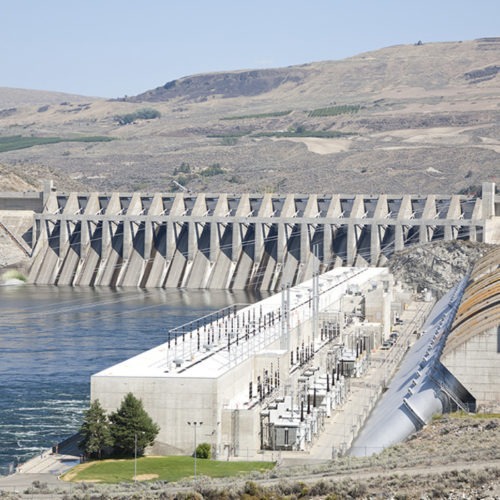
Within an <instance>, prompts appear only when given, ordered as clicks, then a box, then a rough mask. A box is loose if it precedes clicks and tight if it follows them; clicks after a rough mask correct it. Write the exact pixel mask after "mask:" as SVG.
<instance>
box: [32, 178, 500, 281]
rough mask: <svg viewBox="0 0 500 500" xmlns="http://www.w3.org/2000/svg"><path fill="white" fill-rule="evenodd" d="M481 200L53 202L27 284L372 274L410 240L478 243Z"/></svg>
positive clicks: (66, 197)
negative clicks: (350, 270)
mask: <svg viewBox="0 0 500 500" xmlns="http://www.w3.org/2000/svg"><path fill="white" fill-rule="evenodd" d="M494 216H495V185H494V184H493V183H485V184H484V185H483V196H482V198H481V197H472V196H464V195H425V196H424V195H386V194H383V195H342V194H308V195H301V194H287V195H280V194H271V193H267V194H234V195H232V194H202V193H200V194H192V193H187V192H181V193H167V194H164V193H155V194H140V193H128V194H126V193H125V194H123V193H69V194H64V193H59V192H57V191H54V192H52V193H50V195H49V196H48V197H47V200H46V202H45V206H44V209H43V211H42V213H39V214H35V216H34V217H35V219H34V227H33V245H34V247H33V256H32V265H31V270H30V274H29V281H30V282H31V283H35V284H57V285H90V286H140V287H165V288H174V287H186V288H207V289H255V290H278V289H280V288H281V286H282V285H295V284H297V283H300V282H302V281H304V280H307V279H310V278H311V277H312V276H313V273H314V271H315V269H316V270H317V271H319V272H325V271H328V270H330V269H332V268H334V267H338V266H380V265H384V263H385V262H386V261H387V259H388V258H390V257H391V255H392V254H393V253H394V252H395V251H398V250H402V249H403V248H405V247H406V246H408V245H411V244H415V243H425V242H430V241H436V240H443V239H444V240H454V239H464V240H470V241H486V239H485V234H486V226H487V224H488V222H489V220H490V219H491V218H494Z"/></svg>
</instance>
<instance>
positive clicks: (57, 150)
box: [0, 38, 500, 193]
mask: <svg viewBox="0 0 500 500" xmlns="http://www.w3.org/2000/svg"><path fill="white" fill-rule="evenodd" d="M499 71H500V38H498V39H496V38H494V39H481V40H475V41H467V42H453V43H433V44H423V45H401V46H395V47H389V48H386V49H382V50H378V51H374V52H369V53H365V54H361V55H359V56H356V57H352V58H348V59H345V60H342V61H324V62H315V63H310V64H305V65H302V66H293V67H288V68H277V69H269V70H245V71H235V72H229V73H214V74H205V75H194V76H190V77H186V78H182V79H179V80H176V81H173V82H168V83H166V84H165V85H163V86H161V87H158V88H155V89H152V90H149V91H147V92H145V93H143V94H141V95H139V96H135V97H129V98H126V99H121V100H115V101H104V100H98V99H95V98H82V97H81V96H80V97H71V98H67V96H59V95H57V98H56V94H54V95H49V94H47V95H46V98H45V100H44V98H43V95H42V94H40V93H36V98H35V97H30V96H29V94H25V92H19V91H16V92H14V91H13V89H0V105H1V106H3V108H1V107H0V137H1V136H7V135H16V134H19V135H23V136H26V135H35V136H58V137H86V136H104V137H112V138H114V139H115V140H113V141H112V142H105V143H104V142H103V143H100V142H90V143H69V142H60V143H57V144H46V145H41V146H36V147H32V148H29V149H22V150H16V151H7V152H2V153H0V164H3V165H4V166H5V167H6V168H8V169H11V170H13V171H14V172H17V173H21V172H23V173H24V174H30V173H32V174H33V175H34V176H35V177H38V176H39V175H41V174H42V172H43V175H44V176H45V175H46V174H47V172H49V173H50V171H52V172H55V173H59V175H60V178H59V180H58V185H59V188H61V189H74V188H75V187H81V188H83V189H87V190H95V189H97V190H110V189H116V190H142V191H155V190H164V191H170V190H174V189H175V187H174V185H173V183H172V180H173V179H175V180H177V181H178V182H180V184H182V185H185V186H187V187H188V188H189V189H192V190H195V191H217V192H221V191H227V192H242V191H281V192H284V191H290V192H293V191H295V192H349V193H358V192H365V193H370V192H377V193H383V192H410V193H415V192H440V193H450V192H458V191H460V190H463V189H466V188H468V187H469V186H474V185H478V184H480V183H481V182H482V181H484V180H494V181H495V180H496V181H498V172H499V167H498V165H499V153H500V125H499V124H500V107H499V104H498V103H499V102H500V99H499V98H500V85H499V81H500V80H499V78H500V75H499ZM14 90H15V89H14ZM10 91H12V93H11V92H10ZM144 108H150V109H154V110H156V111H158V112H160V113H161V116H160V117H159V118H156V119H152V120H144V119H140V118H139V119H136V120H135V121H133V122H132V123H130V124H127V125H120V124H119V123H118V121H116V119H115V118H116V116H118V115H120V116H122V117H123V116H124V115H126V114H129V113H136V112H137V111H140V110H142V109H144ZM0 182H1V179H0ZM1 189H2V186H1V185H0V190H1Z"/></svg>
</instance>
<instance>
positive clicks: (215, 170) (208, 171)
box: [200, 163, 224, 177]
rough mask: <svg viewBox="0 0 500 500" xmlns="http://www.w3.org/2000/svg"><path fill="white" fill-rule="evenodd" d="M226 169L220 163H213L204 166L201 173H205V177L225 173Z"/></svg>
mask: <svg viewBox="0 0 500 500" xmlns="http://www.w3.org/2000/svg"><path fill="white" fill-rule="evenodd" d="M223 173H224V170H223V169H222V167H221V166H220V163H213V164H212V165H210V166H209V167H207V168H204V169H203V170H202V171H201V172H200V175H203V176H204V177H212V176H214V175H219V174H223Z"/></svg>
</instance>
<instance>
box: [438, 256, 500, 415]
mask: <svg viewBox="0 0 500 500" xmlns="http://www.w3.org/2000/svg"><path fill="white" fill-rule="evenodd" d="M441 362H442V363H443V365H444V366H445V367H446V368H447V370H448V371H449V372H450V373H451V374H453V376H454V377H455V378H456V379H458V380H460V382H461V384H462V385H463V386H464V387H466V388H467V390H468V391H469V392H470V393H471V395H472V397H473V398H474V400H475V404H476V407H477V408H478V409H480V410H483V411H497V410H498V408H500V384H499V380H500V247H497V248H496V249H494V250H493V251H492V252H489V253H488V254H486V255H485V256H484V257H483V258H482V259H480V260H479V261H478V262H477V264H476V266H475V267H474V270H473V272H472V274H471V277H470V283H469V285H468V287H467V289H466V290H465V293H464V296H463V300H462V303H461V304H460V307H459V309H458V311H457V315H456V318H455V321H454V322H453V326H452V330H451V332H450V334H449V337H448V340H447V342H446V346H445V347H444V349H443V354H442V356H441Z"/></svg>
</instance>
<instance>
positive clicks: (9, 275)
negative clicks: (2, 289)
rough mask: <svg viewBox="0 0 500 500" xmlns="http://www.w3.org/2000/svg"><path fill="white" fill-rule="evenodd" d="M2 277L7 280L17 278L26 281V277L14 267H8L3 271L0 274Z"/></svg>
mask: <svg viewBox="0 0 500 500" xmlns="http://www.w3.org/2000/svg"><path fill="white" fill-rule="evenodd" d="M2 279H4V280H5V281H7V280H19V281H24V282H26V281H28V278H27V277H26V276H25V275H24V274H23V273H22V272H21V271H18V270H16V269H9V270H8V271H5V273H3V275H2Z"/></svg>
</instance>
